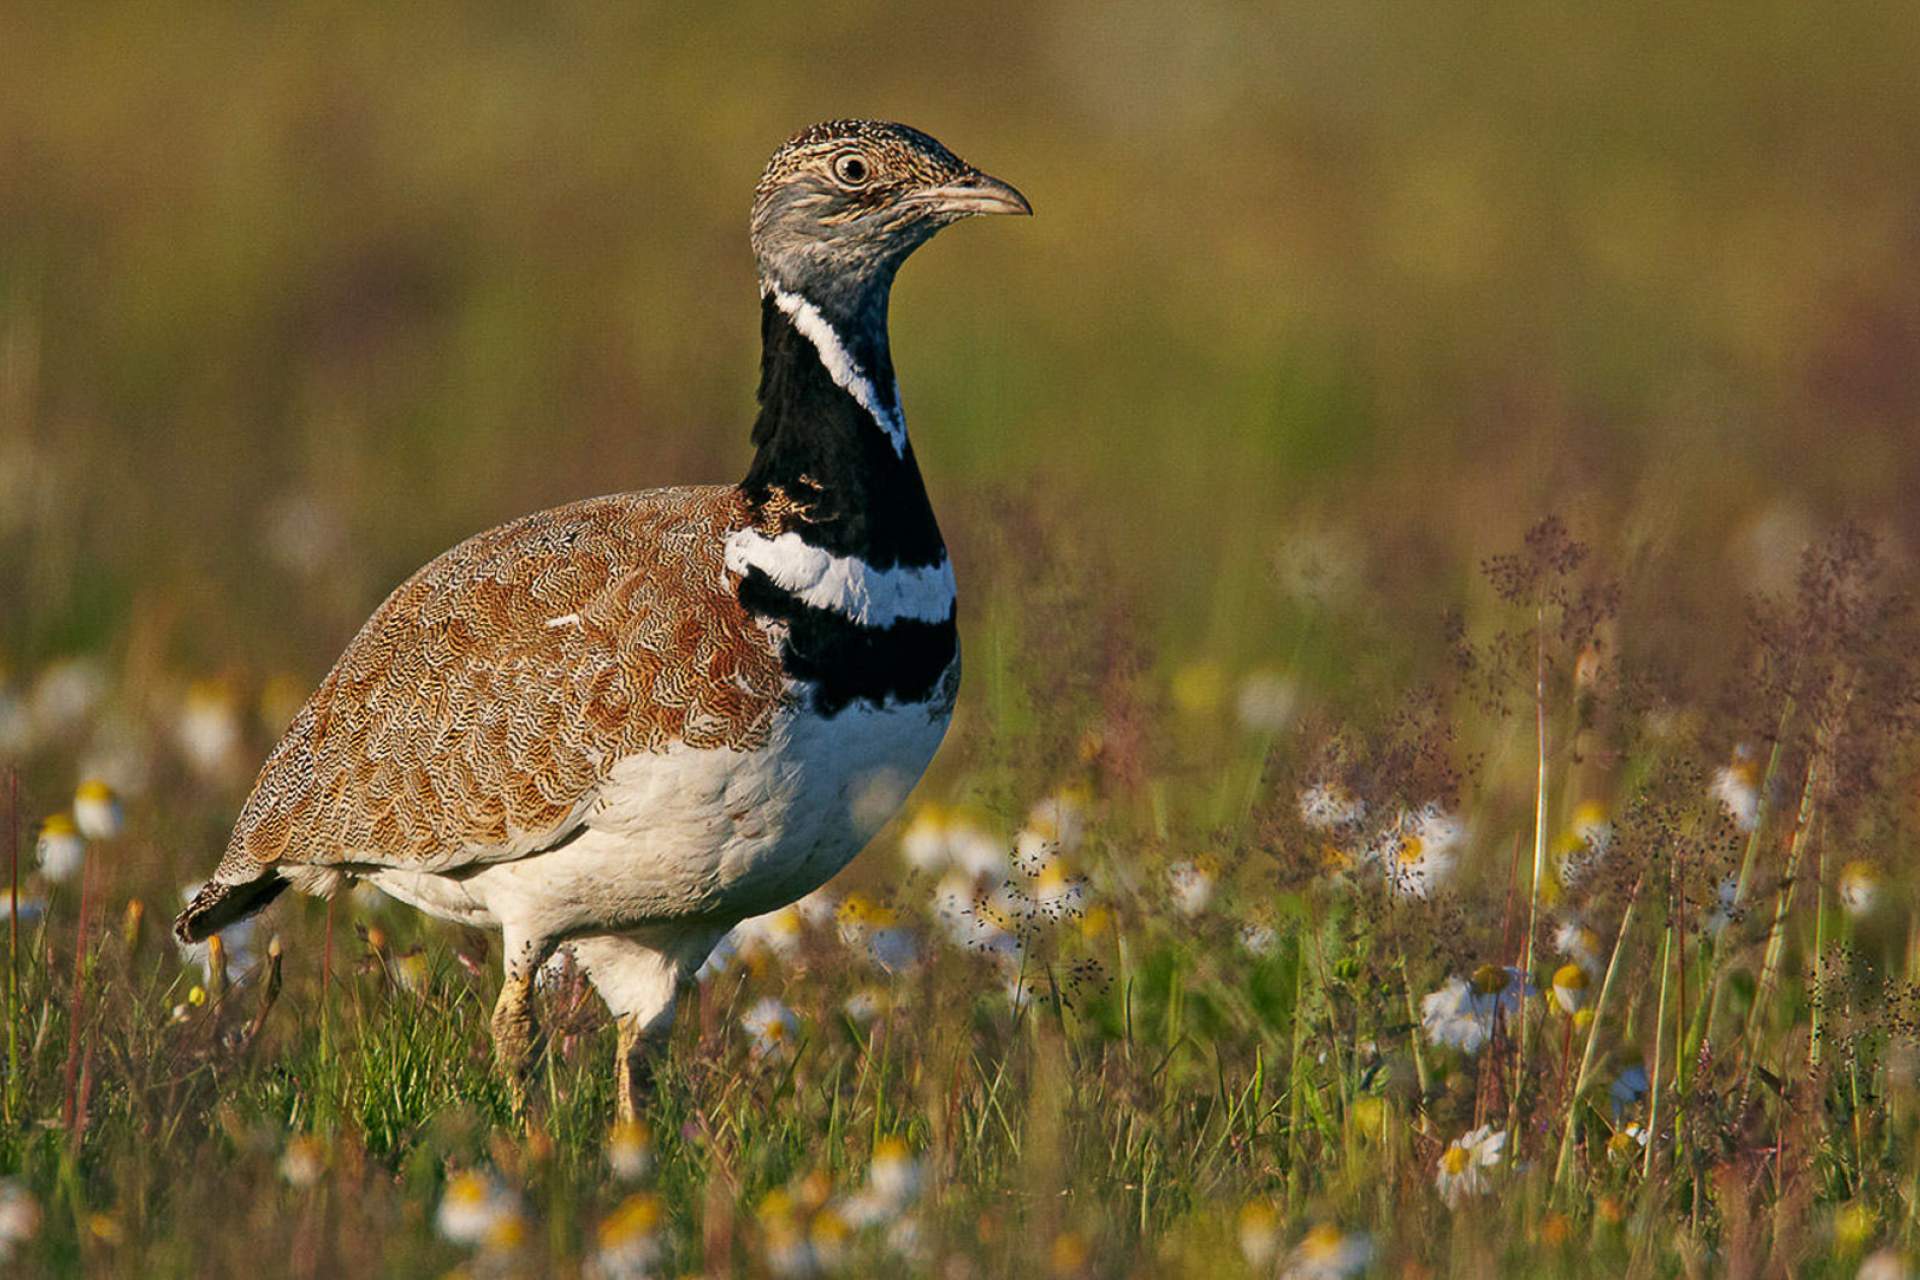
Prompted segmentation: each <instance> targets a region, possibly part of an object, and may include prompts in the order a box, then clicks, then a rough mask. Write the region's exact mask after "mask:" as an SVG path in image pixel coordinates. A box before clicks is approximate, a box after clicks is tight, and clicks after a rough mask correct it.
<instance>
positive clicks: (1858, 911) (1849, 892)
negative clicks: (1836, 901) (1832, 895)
mask: <svg viewBox="0 0 1920 1280" xmlns="http://www.w3.org/2000/svg"><path fill="white" fill-rule="evenodd" d="M1839 892H1840V904H1841V905H1842V906H1844V907H1845V908H1846V909H1847V914H1848V915H1850V916H1856V917H1857V916H1866V915H1871V914H1873V909H1874V907H1876V906H1878V905H1879V903H1880V868H1878V867H1876V866H1874V864H1873V863H1871V862H1868V861H1866V860H1865V859H1856V860H1855V861H1853V862H1849V863H1848V864H1847V865H1846V866H1844V867H1842V868H1840V885H1839Z"/></svg>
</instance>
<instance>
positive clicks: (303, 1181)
mask: <svg viewBox="0 0 1920 1280" xmlns="http://www.w3.org/2000/svg"><path fill="white" fill-rule="evenodd" d="M326 1171H327V1146H326V1144H325V1143H324V1142H321V1141H320V1139H318V1138H316V1137H314V1136H313V1135H312V1134H310V1133H302V1134H296V1135H295V1136H294V1137H292V1138H289V1139H288V1140H287V1149H286V1150H285V1151H282V1152H281V1153H280V1176H281V1177H282V1178H285V1179H286V1180H287V1185H288V1186H290V1187H292V1188H293V1189H294V1190H296V1191H305V1190H306V1189H307V1188H308V1187H311V1186H313V1185H314V1184H315V1183H317V1182H319V1181H320V1179H321V1177H322V1175H324V1174H325V1173H326Z"/></svg>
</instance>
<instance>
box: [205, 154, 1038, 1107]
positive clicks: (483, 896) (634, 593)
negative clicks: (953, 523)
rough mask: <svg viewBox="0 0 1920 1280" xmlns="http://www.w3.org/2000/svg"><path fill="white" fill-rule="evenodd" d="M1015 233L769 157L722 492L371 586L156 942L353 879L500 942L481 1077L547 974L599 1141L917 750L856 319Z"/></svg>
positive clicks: (897, 481)
mask: <svg viewBox="0 0 1920 1280" xmlns="http://www.w3.org/2000/svg"><path fill="white" fill-rule="evenodd" d="M1030 212H1031V209H1030V208H1029V206H1028V204H1027V202H1026V199H1025V198H1024V197H1023V196H1021V195H1020V193H1019V192H1018V191H1015V190H1014V189H1013V188H1012V187H1010V186H1008V185H1007V184H1006V183H1004V182H1001V181H1000V180H998V179H996V178H992V177H989V176H987V175H986V174H983V173H981V172H980V171H979V170H978V169H975V168H973V167H972V166H970V165H968V164H966V163H964V162H962V161H961V160H960V159H959V158H958V157H956V156H955V155H954V154H953V153H952V152H950V151H948V150H947V149H946V148H945V147H943V146H941V145H940V143H938V142H936V141H935V140H934V139H932V138H930V137H928V136H927V135H925V134H923V133H920V132H918V131H916V130H913V129H909V128H906V127H905V126H903V125H898V124H888V123H881V122H875V121H866V120H841V121H833V122H830V123H826V124H819V125H815V126H813V127H812V128H809V129H807V130H805V131H803V132H801V133H800V134H798V135H796V136H795V137H793V138H792V139H791V140H789V141H788V142H787V143H786V144H785V145H783V146H782V147H781V148H780V149H779V150H778V151H776V152H775V153H774V155H773V158H772V160H771V161H770V162H769V163H768V165H767V169H766V172H765V174H764V175H763V176H762V177H761V179H760V183H759V186H758V188H757V189H756V191H755V195H754V202H753V218H752V245H753V252H754V257H755V260H756V263H757V265H758V268H759V280H760V296H761V322H760V323H761V343H762V354H761V374H760V392H759V400H760V412H759V417H758V419H757V421H756V422H755V423H754V428H753V444H754V446H755V449H756V452H755V455H754V459H753V464H752V466H751V467H750V468H749V470H748V472H747V476H746V479H745V480H743V481H742V482H741V483H740V484H738V485H731V486H705V487H689V488H675V489H656V490H651V491H648V492H644V493H623V494H615V495H613V496H610V497H604V498H593V499H589V500H587V501H584V502H576V503H574V504H572V505H570V506H564V507H559V508H556V509H554V510H551V511H543V512H540V513H538V514H536V515H531V516H527V517H524V518H523V519H520V520H516V521H514V522H512V523H510V524H506V525H502V526H500V527H499V528H497V529H491V530H488V531H487V532H485V533H482V534H479V535H477V536H475V537H473V538H470V539H468V540H467V541H466V542H463V543H461V544H460V545H459V546H457V547H455V548H453V549H452V550H451V551H448V552H447V553H446V554H444V555H442V556H441V557H439V558H438V559H436V560H434V561H433V562H431V563H430V564H428V565H427V566H426V567H425V568H423V569H421V570H420V571H419V572H418V573H416V574H415V575H414V576H413V577H411V578H409V579H408V580H407V581H406V582H404V583H402V584H401V585H400V587H399V588H398V589H396V590H395V591H394V593H393V594H392V595H391V596H389V597H388V598H387V600H386V602H385V603H383V604H382V605H381V606H380V608H379V609H378V610H376V611H375V612H374V615H373V617H372V618H371V619H369V620H368V622H367V623H366V625H365V626H364V627H362V628H361V630H360V633H359V634H358V635H357V636H355V637H354V639H353V641H352V643H351V644H349V645H348V646H347V650H346V652H345V653H344V654H342V655H341V657H340V660H339V662H338V663H337V664H335V666H334V668H333V670H332V671H331V672H330V673H329V674H328V675H327V678H326V679H325V680H324V681H323V682H322V683H321V685H320V687H319V688H318V689H317V690H316V691H315V692H314V694H313V696H312V697H311V698H310V699H308V701H307V703H306V705H305V706H304V707H303V708H302V709H301V711H300V712H299V714H298V715H297V716H295V717H294V720H293V722H292V724H291V725H290V726H289V728H288V729H287V732H286V735H285V737H283V738H282V739H281V741H280V743H279V745H278V746H276V747H275V748H274V750H273V752H272V753H271V755H269V756H268V758H267V762H266V764H265V766H264V767H263V768H262V769H261V772H260V777H259V780H258V781H257V782H256V783H255V784H254V788H253V791H252V794H250V795H249V796H248V798H247V801H246V804H245V805H244V806H243V808H242V809H241V812H240V818H239V821H238V823H237V824H236V825H235V827H234V831H233V835H232V838H231V839H230V841H229V842H228V845H227V849H226V853H225V855H224V856H223V857H222V858H221V860H220V864H219V866H218V868H217V869H216V870H215V871H214V874H213V878H212V879H211V880H210V881H209V882H208V883H207V885H206V886H205V888H203V889H202V890H201V891H200V892H199V894H198V895H197V896H196V897H195V898H194V900H193V902H192V903H191V905H189V906H188V907H187V909H186V911H185V912H183V913H182V914H181V916H180V918H179V920H178V921H177V922H176V923H175V926H174V929H175V932H176V933H177V934H178V935H179V937H180V938H181V939H183V940H185V941H189V942H194V941H199V940H201V939H204V938H206V937H208V936H209V935H211V934H213V933H215V932H217V931H218V930H220V929H222V928H224V927H225V926H227V925H229V924H232V923H233V922H235V921H237V920H239V919H242V918H243V917H245V916H247V915H250V914H252V913H253V912H255V911H258V910H259V909H260V908H261V907H263V906H265V905H266V904H267V903H268V902H270V901H272V900H273V898H275V897H276V896H278V895H279V894H280V893H281V892H282V891H283V890H284V889H286V888H287V886H289V885H292V886H294V887H295V888H298V889H301V890H303V891H305V892H308V893H321V894H330V893H333V892H335V891H337V890H338V889H339V888H340V887H341V886H342V885H343V884H345V883H347V882H349V881H352V880H355V879H365V880H368V881H371V882H372V883H373V884H375V885H377V886H378V887H379V888H381V889H382V890H384V891H385V892H387V893H388V894H390V895H392V896H393V897H395V898H398V899H400V900H401V901H403V902H407V903H410V904H412V905H413V906H415V907H418V908H419V909H421V910H423V911H426V912H428V913H430V914H432V915H435V916H440V917H442V918H445V919H449V920H457V921H462V922H465V923H469V924H475V925H481V926H485V927H491V928H498V929H499V930H501V931H502V934H503V948H502V951H503V955H504V963H505V977H504V982H503V984H502V987H501V991H500V997H499V1000H498V1002H497V1003H496V1005H495V1007H494V1012H493V1021H492V1031H493V1039H494V1049H495V1054H496V1057H497V1059H498V1062H499V1065H500V1067H501V1069H502V1071H503V1072H504V1074H505V1076H506V1078H507V1081H508V1084H509V1088H510V1090H511V1093H512V1097H513V1101H514V1105H515V1108H516V1109H517V1110H520V1111H524V1109H525V1105H526V1080H527V1076H528V1074H529V1072H530V1070H531V1069H532V1067H533V1065H534V1063H535V1061H536V1059H537V1056H538V1051H539V1032H538V1028H537V1025H536V1022H535V1019H534V1014H533V1004H532V989H533V980H534V974H535V972H536V971H537V970H538V969H539V968H540V966H541V965H542V964H543V963H544V962H545V961H546V960H547V958H548V957H549V956H550V955H551V954H552V953H553V951H554V949H555V948H556V947H557V946H559V945H561V944H563V943H566V944H570V945H571V946H572V947H573V950H574V954H575V956H576V958H577V959H578V961H579V963H580V965H581V967H582V968H583V969H584V970H585V972H586V973H587V974H588V976H589V977H590V978H591V980H592V982H593V984H594V986H595V988H596V989H597V990H598V991H599V992H600V995H601V997H602V998H603V999H604V1000H605V1001H606V1003H607V1006H608V1008H609V1009H610V1010H611V1012H612V1013H613V1016H614V1018H615V1020H616V1021H617V1023H618V1026H619V1042H620V1048H619V1054H618V1057H617V1060H616V1069H617V1072H618V1076H619V1087H618V1090H617V1096H618V1098H619V1105H620V1108H621V1111H622V1113H623V1114H625V1115H631V1114H632V1113H633V1111H634V1109H635V1108H636V1107H637V1106H638V1105H639V1104H640V1101H641V1096H642V1094H643V1092H644V1090H645V1087H646V1080H647V1078H648V1076H649V1073H650V1070H651V1067H650V1064H651V1061H652V1058H653V1056H654V1054H655V1053H657V1052H658V1051H659V1049H660V1048H661V1047H663V1045H664V1041H665V1038H666V1035H667V1032H668V1030H669V1028H670V1027H671V1025H672V1020H673V1011H674V1001H675V995H676V992H677V989H678V987H679V985H680V983H681V982H682V981H684V980H686V979H687V978H688V977H689V976H690V975H691V974H692V973H693V972H694V970H695V969H697V968H698V967H699V965H700V964H701V963H702V962H703V961H704V960H705V958H706V956H707V954H708V952H709V951H710V950H711V949H712V947H713V945H714V943H715V942H716V941H717V940H718V939H719V938H720V937H721V936H722V935H723V934H724V933H725V932H726V931H727V930H728V929H730V928H731V927H732V926H733V925H734V924H736V923H738V922H739V921H740V920H742V919H744V918H746V917H748V916H753V915H758V914H761V913H763V912H767V911H771V910H773V909H775V908H777V907H779V906H781V905H783V904H785V903H788V902H791V901H793V900H794V899H796V898H799V897H801V896H803V895H804V894H806V893H808V892H810V891H812V890H813V889H815V888H817V887H818V886H820V885H821V884H824V883H825V882H826V881H827V880H828V879H829V878H830V877H831V876H832V875H833V874H834V873H835V872H836V871H838V870H839V869H840V868H841V867H842V866H844V865H845V864H846V863H847V862H848V860H849V859H851V858H852V857H853V855H854V854H856V853H858V852H859V850H860V848H861V847H862V846H863V845H864V844H865V843H866V841H867V839H868V838H869V837H870V836H871V835H872V833H873V829H874V827H875V826H877V825H878V823H879V822H881V821H884V819H885V818H886V816H888V815H887V812H877V811H876V809H877V808H878V809H885V808H886V806H885V805H881V806H876V805H875V804H874V803H873V802H872V796H873V794H874V792H875V790H876V788H875V786H874V785H873V784H874V783H875V782H876V780H880V779H886V778H891V779H893V780H896V786H894V787H893V788H891V794H892V795H893V796H894V797H895V800H894V803H896V804H897V797H898V796H899V795H901V794H903V793H904V790H905V787H904V785H897V784H898V783H911V781H912V780H914V779H916V778H918V777H919V775H920V773H921V772H922V770H924V769H925V768H926V765H927V763H928V761H929V760H931V759H932V757H933V753H934V751H935V749H936V748H937V747H938V746H939V744H940V740H941V738H942V736H943V735H944V734H945V732H946V727H947V722H948V719H949V717H950V716H951V714H952V710H953V703H954V697H955V694H956V692H957V690H958V687H959V678H960V656H959V643H958V636H957V633H956V631H955V627H954V575H953V568H952V565H951V564H950V563H949V561H948V559H947V551H946V547H945V545H944V544H943V543H942V541H941V538H940V530H939V527H938V526H937V525H936V524H935V522H934V518H933V509H932V507H931V506H930V505H929V503H928V501H927V492H926V488H925V486H924V485H923V484H922V482H921V479H920V471H919V468H918V466H917V465H916V463H915V461H914V454H913V446H912V444H911V443H909V441H908V439H907V433H906V426H905V423H904V421H903V419H902V417H901V411H900V396H899V388H898V385H897V383H896V382H895V380H894V372H893V360H892V356H891V353H890V352H889V350H888V345H887V299H888V294H889V292H890V290H891V288H892V285H893V278H894V273H895V272H896V271H898V270H899V267H900V264H901V263H902V262H903V261H905V260H906V258H907V256H908V255H909V254H911V253H912V252H913V251H914V250H915V249H917V248H919V247H920V246H921V245H922V244H924V243H926V241H927V240H928V239H929V238H930V237H932V236H933V234H934V233H935V232H936V231H938V230H940V229H941V228H942V227H945V226H948V225H950V224H952V223H954V222H957V221H959V220H960V219H962V218H966V217H969V216H971V215H973V214H984V213H1021V214H1024V213H1030ZM879 790H880V791H882V792H886V791H887V790H889V789H888V788H884V787H882V788H880V789H879Z"/></svg>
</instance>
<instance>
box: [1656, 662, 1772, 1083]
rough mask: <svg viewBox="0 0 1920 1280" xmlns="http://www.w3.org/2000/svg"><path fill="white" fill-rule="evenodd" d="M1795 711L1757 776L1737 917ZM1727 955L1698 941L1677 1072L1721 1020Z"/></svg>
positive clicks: (1736, 891) (1710, 939)
mask: <svg viewBox="0 0 1920 1280" xmlns="http://www.w3.org/2000/svg"><path fill="white" fill-rule="evenodd" d="M1796 709H1797V704H1796V703H1795V701H1794V699H1793V696H1792V695H1791V694H1789V695H1788V696H1787V699H1786V702H1785V703H1784V704H1783V705H1782V706H1781V708H1780V722H1779V724H1777V725H1776V726H1774V731H1773V749H1772V750H1771V751H1769V752H1767V767H1766V769H1765V771H1764V772H1762V774H1761V775H1760V807H1759V810H1758V812H1757V813H1755V814H1754V820H1753V830H1752V831H1749V832H1748V833H1747V843H1746V847H1745V848H1744V849H1743V850H1742V851H1741V854H1740V872H1739V874H1738V875H1737V876H1736V877H1735V878H1734V882H1733V902H1732V904H1731V907H1730V914H1735V915H1737V914H1738V913H1739V911H1740V908H1741V907H1742V906H1744V905H1745V904H1746V901H1747V890H1748V888H1749V887H1750V886H1751V885H1752V883H1753V867H1754V863H1755V862H1756V861H1757V860H1758V858H1759V854H1760V840H1761V838H1762V837H1763V836H1764V835H1765V834H1766V830H1767V818H1768V813H1767V809H1768V805H1767V797H1768V796H1770V795H1772V794H1773V781H1774V779H1775V778H1776V777H1777V776H1778V775H1779V772H1780V754H1781V752H1782V750H1783V749H1784V748H1785V746H1786V741H1787V730H1788V729H1790V728H1792V727H1793V717H1794V713H1795V711H1796ZM1725 960H1726V954H1725V952H1723V951H1722V950H1721V949H1720V945H1719V940H1718V939H1717V938H1716V937H1715V936H1714V935H1712V934H1708V935H1706V936H1705V937H1703V938H1702V939H1701V940H1700V971H1701V974H1702V977H1703V979H1704V982H1705V986H1704V987H1703V988H1702V990H1701V993H1700V1003H1699V1005H1698V1006H1696V1007H1695V1010H1694V1015H1693V1025H1692V1026H1691V1027H1690V1028H1688V1031H1687V1039H1686V1043H1684V1044H1683V1045H1681V1046H1680V1058H1679V1061H1678V1063H1677V1065H1676V1070H1678V1071H1679V1072H1682V1073H1684V1072H1685V1071H1686V1069H1687V1063H1688V1062H1690V1061H1692V1060H1693V1059H1694V1057H1695V1056H1696V1055H1697V1054H1698V1052H1699V1049H1700V1044H1701V1042H1702V1041H1703V1040H1706V1041H1711V1040H1712V1038H1713V1033H1714V1031H1715V1030H1716V1024H1717V1022H1718V1020H1719V1016H1720V993H1721V990H1722V983H1723V981H1724V979H1725V977H1726V973H1725V968H1724V966H1725ZM1680 1084H1681V1088H1682V1089H1684V1088H1685V1087H1686V1082H1685V1080H1684V1079H1683V1080H1681V1081H1680Z"/></svg>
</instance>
